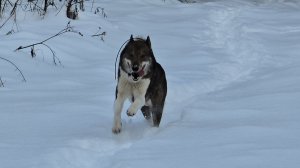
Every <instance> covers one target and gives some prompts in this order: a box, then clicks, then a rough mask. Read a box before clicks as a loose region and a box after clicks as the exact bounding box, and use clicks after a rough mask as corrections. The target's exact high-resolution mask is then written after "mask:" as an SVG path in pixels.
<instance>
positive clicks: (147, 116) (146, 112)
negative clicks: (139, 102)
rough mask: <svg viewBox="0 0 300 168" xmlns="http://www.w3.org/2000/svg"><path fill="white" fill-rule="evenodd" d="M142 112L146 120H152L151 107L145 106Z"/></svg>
mask: <svg viewBox="0 0 300 168" xmlns="http://www.w3.org/2000/svg"><path fill="white" fill-rule="evenodd" d="M141 111H142V113H143V115H144V117H145V119H146V120H150V118H151V113H150V107H149V106H143V107H142V108H141Z"/></svg>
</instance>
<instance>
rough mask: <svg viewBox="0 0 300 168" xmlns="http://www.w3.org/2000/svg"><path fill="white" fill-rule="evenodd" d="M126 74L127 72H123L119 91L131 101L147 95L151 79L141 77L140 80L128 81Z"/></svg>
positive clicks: (119, 82)
mask: <svg viewBox="0 0 300 168" xmlns="http://www.w3.org/2000/svg"><path fill="white" fill-rule="evenodd" d="M126 75H127V74H122V73H121V76H120V78H119V81H118V93H119V94H123V96H125V97H127V98H128V99H130V100H131V101H133V100H134V98H135V97H140V96H143V97H145V95H146V92H147V89H148V87H149V84H150V79H141V80H140V81H139V82H137V83H133V82H129V81H128V79H127V76H126Z"/></svg>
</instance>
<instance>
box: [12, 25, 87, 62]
mask: <svg viewBox="0 0 300 168" xmlns="http://www.w3.org/2000/svg"><path fill="white" fill-rule="evenodd" d="M68 32H71V33H76V34H79V35H80V36H83V35H82V34H81V33H80V32H78V31H75V30H74V29H73V27H72V26H70V22H68V24H67V27H66V28H64V29H63V30H61V31H59V32H58V33H56V34H55V35H53V36H51V37H49V38H47V39H45V40H43V41H41V42H37V43H34V44H30V45H27V46H19V47H18V48H17V49H15V51H19V50H22V49H25V48H31V56H32V57H35V55H36V54H35V51H34V46H37V45H44V46H46V47H47V48H48V49H49V50H50V51H51V52H52V57H53V63H54V64H55V65H57V63H56V60H58V62H59V64H61V61H60V60H59V58H58V57H57V56H56V55H55V52H54V51H53V50H52V48H51V47H50V46H48V45H47V44H45V42H47V41H48V40H51V39H53V38H54V37H57V36H60V35H62V34H64V33H68Z"/></svg>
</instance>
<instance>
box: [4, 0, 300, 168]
mask: <svg viewBox="0 0 300 168" xmlns="http://www.w3.org/2000/svg"><path fill="white" fill-rule="evenodd" d="M97 5H99V6H101V7H104V8H105V11H106V12H107V15H108V18H106V19H103V18H102V17H101V16H99V15H94V14H92V13H90V12H88V11H86V12H85V13H82V15H81V16H80V19H79V20H78V21H73V22H71V24H72V25H73V26H74V28H76V29H78V30H80V31H81V32H82V33H83V34H84V36H83V37H80V36H77V35H74V34H65V35H63V36H62V37H59V38H56V39H54V40H53V41H49V44H48V45H50V46H52V47H53V48H54V49H55V51H56V54H57V56H59V58H60V59H61V61H62V63H63V66H58V67H55V66H53V65H52V63H51V61H52V60H51V58H50V57H48V54H49V53H48V50H47V49H45V48H39V49H38V50H37V55H38V56H37V57H36V58H34V59H31V58H30V55H29V51H20V52H13V50H14V49H16V48H17V47H18V46H19V45H24V44H27V43H32V42H36V41H38V40H41V39H45V38H46V37H48V36H49V34H54V33H56V32H58V31H59V30H61V29H62V28H64V26H65V25H66V23H67V21H68V20H66V19H65V18H64V17H62V16H60V17H53V16H52V15H50V16H48V17H47V18H45V19H44V20H42V21H40V20H32V24H28V23H27V22H26V20H20V23H19V24H20V25H21V26H20V27H21V30H20V32H18V33H15V34H13V35H11V36H4V35H3V34H5V30H6V29H7V30H8V29H9V28H7V27H6V28H3V29H2V30H0V34H1V35H0V36H1V41H0V46H1V50H0V56H7V58H9V59H10V60H12V61H14V62H15V63H16V64H17V65H19V66H20V68H21V69H22V70H23V72H24V74H25V76H26V78H27V80H28V82H27V83H25V84H24V83H21V82H20V81H19V80H18V76H17V75H16V73H15V72H14V71H13V70H11V68H10V67H9V66H7V65H6V64H4V63H3V62H0V72H3V71H4V70H5V71H4V72H6V73H4V74H0V75H1V77H2V79H4V80H5V87H4V88H0V93H1V96H0V102H1V111H0V128H1V129H0V167H1V168H2V167H3V168H19V167H26V168H27V167H28V168H41V167H42V168H77V167H78V168H94V167H101V168H104V167H109V168H119V167H122V168H124V167H128V168H129V167H151V168H152V167H164V168H166V167H170V168H171V167H195V168H196V167H197V168H198V167H206V168H219V167H225V168H227V167H228V168H232V167H245V168H248V167H249V168H253V167H272V168H282V167H285V168H294V167H297V166H298V165H300V161H299V159H298V158H299V157H300V135H299V129H300V124H299V121H300V115H299V114H298V113H299V109H300V104H299V103H298V100H299V98H300V86H299V84H298V83H299V82H300V68H299V67H300V59H299V56H298V55H299V53H300V48H299V39H300V22H299V21H300V12H299V11H300V10H299V8H300V5H299V3H293V2H285V3H279V2H278V3H275V2H272V1H270V2H269V3H266V4H264V3H262V4H260V3H252V2H248V1H244V2H238V1H235V0H228V1H225V2H223V1H221V2H208V3H198V4H181V3H178V2H177V1H175V0H172V1H166V2H163V1H161V0H155V1H150V0H144V1H136V0H130V1H122V0H116V1H113V2H112V1H110V0H104V1H99V2H97V4H96V6H97ZM61 15H64V14H61ZM99 26H101V27H102V29H103V30H105V31H107V36H106V37H105V42H102V41H101V40H100V39H97V38H92V37H90V35H91V34H93V33H95V32H96V31H97V29H98V27H99ZM130 34H134V35H142V36H146V35H150V37H151V40H152V45H153V49H154V53H155V55H156V57H157V60H158V61H159V62H160V63H161V64H162V65H163V67H164V68H165V70H166V73H167V78H168V89H169V90H168V96H167V101H166V106H165V111H164V116H163V119H162V123H161V127H160V128H152V127H150V126H149V124H148V123H147V122H146V121H145V120H144V119H143V117H142V115H141V114H140V113H139V114H137V116H134V117H133V118H129V117H127V116H126V114H125V113H124V115H123V116H122V119H123V132H122V133H121V134H120V135H117V136H116V135H113V134H112V133H111V126H112V116H113V112H112V104H113V100H114V88H115V84H116V82H115V81H114V67H113V65H114V60H115V56H116V53H117V50H118V49H119V47H120V46H121V45H122V43H123V42H124V41H125V40H126V39H128V38H129V35H130ZM2 39H3V40H2ZM9 70H11V71H9ZM2 75H4V76H2ZM127 106H128V104H127ZM127 106H125V108H126V107H127Z"/></svg>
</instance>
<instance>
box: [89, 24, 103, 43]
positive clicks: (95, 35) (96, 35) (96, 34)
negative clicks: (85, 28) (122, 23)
mask: <svg viewBox="0 0 300 168" xmlns="http://www.w3.org/2000/svg"><path fill="white" fill-rule="evenodd" d="M100 31H101V27H99V30H98V32H97V33H95V34H94V35H92V37H100V38H101V40H102V41H104V36H105V35H106V32H105V31H104V32H102V33H100Z"/></svg>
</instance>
